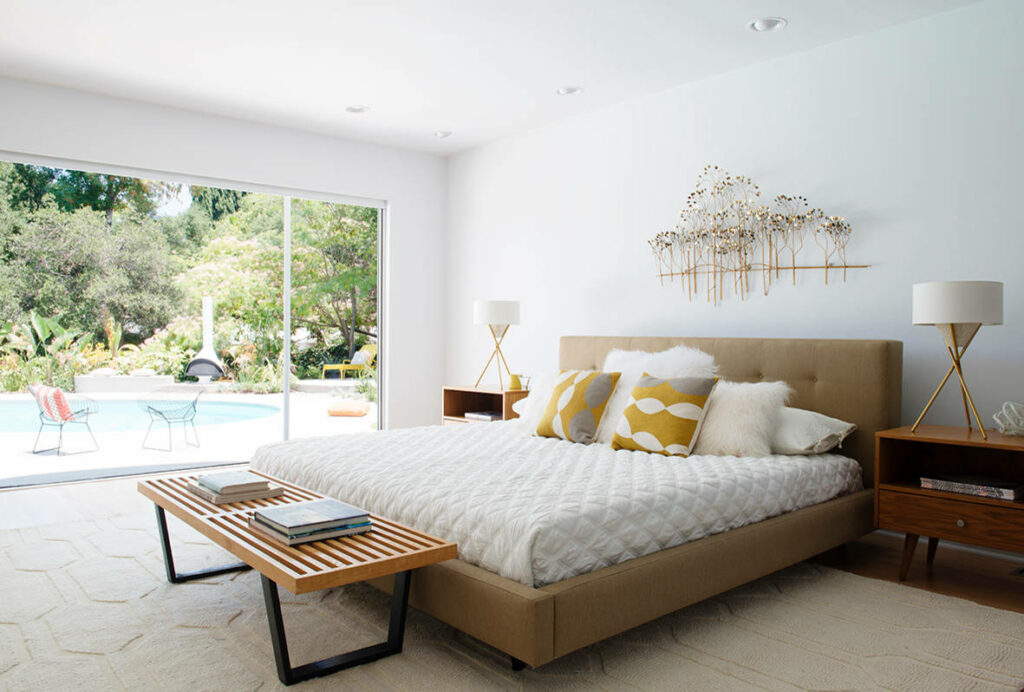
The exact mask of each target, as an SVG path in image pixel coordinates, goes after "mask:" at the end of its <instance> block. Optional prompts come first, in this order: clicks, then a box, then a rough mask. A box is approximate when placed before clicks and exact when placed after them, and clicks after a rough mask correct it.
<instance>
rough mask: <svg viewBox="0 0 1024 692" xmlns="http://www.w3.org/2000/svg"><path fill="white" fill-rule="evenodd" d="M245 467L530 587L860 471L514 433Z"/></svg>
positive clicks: (371, 440)
mask: <svg viewBox="0 0 1024 692" xmlns="http://www.w3.org/2000/svg"><path fill="white" fill-rule="evenodd" d="M252 467H253V468H254V469H256V470H259V471H264V472H267V473H270V474H272V475H275V476H278V477H280V478H283V479H285V480H289V481H292V482H295V483H298V484H300V485H304V486H306V487H309V488H312V489H314V490H317V491H319V492H321V493H324V494H327V495H331V496H333V497H337V498H339V499H342V500H345V501H346V502H350V503H352V504H355V505H357V506H361V507H363V508H365V509H367V510H369V511H371V512H374V513H377V514H380V515H382V516H386V517H389V518H392V519H395V520H397V521H399V522H402V523H404V524H407V525H409V526H412V527H414V528H417V529H420V530H422V531H426V532H428V533H432V534H434V535H436V536H440V537H443V538H446V539H448V540H451V541H455V542H457V543H458V545H459V557H460V558H461V559H462V560H465V561H466V562H470V563H472V564H475V565H478V566H480V567H483V568H484V569H487V570H490V571H492V572H496V573H497V574H500V575H502V576H504V577H508V578H509V579H514V580H516V581H519V582H522V583H523V584H527V585H532V586H543V585H545V584H550V583H552V582H557V581H561V580H563V579H568V578H569V577H572V576H575V575H578V574H584V573H586V572H590V571H593V570H596V569H600V568H601V567H606V566H608V565H611V564H615V563H618V562H624V561H626V560H629V559H632V558H635V557H639V556H641V555H647V554H649V553H653V552H656V551H658V550H663V549H665V548H670V547H672V546H676V545H680V544H682V543H686V542H687V541H693V540H696V539H699V538H703V537H705V536H708V535H710V534H714V533H719V532H721V531H728V530H729V529H734V528H737V527H740V526H743V525H745V524H751V523H754V522H758V521H761V520H762V519H766V518H768V517H772V516H776V515H778V514H783V513H785V512H790V511H793V510H796V509H800V508H802V507H807V506H810V505H813V504H816V503H819V502H824V501H825V500H829V499H831V498H834V497H837V496H839V495H843V494H846V493H850V492H853V491H856V490H860V489H861V487H862V485H861V470H860V466H859V465H858V464H857V462H855V461H853V460H852V459H848V458H846V457H842V456H839V455H836V454H822V455H817V456H811V457H802V456H770V457H763V458H736V457H711V456H693V457H689V458H686V459H682V458H678V457H664V456H660V455H656V454H647V453H644V452H631V451H625V450H619V451H615V450H613V449H612V448H611V447H610V446H609V445H605V444H592V445H581V444H573V443H571V442H566V441H563V440H555V439H549V438H541V437H531V436H529V435H527V434H525V433H524V431H523V428H522V427H521V425H520V423H518V422H517V421H510V422H507V423H486V424H483V423H476V424H469V425H461V426H457V427H441V426H433V427H426V428H409V429H403V430H394V431H388V432H376V433H361V434H353V435H341V436H335V437H318V438H312V439H306V440H297V441H292V442H280V443H275V444H270V445H266V446H264V447H261V448H260V449H258V450H257V451H256V453H255V455H254V456H253V460H252Z"/></svg>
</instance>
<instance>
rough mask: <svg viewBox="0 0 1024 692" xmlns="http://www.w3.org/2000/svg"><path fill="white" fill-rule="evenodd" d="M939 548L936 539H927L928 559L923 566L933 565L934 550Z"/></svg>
mask: <svg viewBox="0 0 1024 692" xmlns="http://www.w3.org/2000/svg"><path fill="white" fill-rule="evenodd" d="M938 547H939V539H938V538H931V537H929V538H928V557H927V558H926V559H925V564H928V565H930V564H933V563H934V562H935V550H936V548H938Z"/></svg>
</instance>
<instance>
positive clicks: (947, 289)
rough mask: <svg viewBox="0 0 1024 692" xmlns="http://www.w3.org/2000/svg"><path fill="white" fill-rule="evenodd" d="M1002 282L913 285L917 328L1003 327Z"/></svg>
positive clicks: (931, 282) (935, 282)
mask: <svg viewBox="0 0 1024 692" xmlns="http://www.w3.org/2000/svg"><path fill="white" fill-rule="evenodd" d="M1002 323H1003V284H1002V283H1000V282H999V281H929V282H927V283H923V284H914V324H1002Z"/></svg>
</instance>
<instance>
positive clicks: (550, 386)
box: [512, 372, 558, 433]
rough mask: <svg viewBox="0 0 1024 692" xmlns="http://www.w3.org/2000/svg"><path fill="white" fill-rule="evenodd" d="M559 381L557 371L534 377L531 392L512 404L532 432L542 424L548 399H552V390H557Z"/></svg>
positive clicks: (531, 382)
mask: <svg viewBox="0 0 1024 692" xmlns="http://www.w3.org/2000/svg"><path fill="white" fill-rule="evenodd" d="M557 381H558V373H557V372H549V373H545V374H543V375H538V376H537V377H534V378H533V379H532V380H531V381H530V393H529V394H527V395H526V396H525V397H523V398H522V399H520V400H519V401H517V402H515V403H514V404H512V410H513V411H515V412H516V413H518V414H519V419H520V420H521V421H522V422H523V424H524V426H525V427H526V428H528V429H529V430H530V432H531V433H532V432H533V431H534V430H536V429H537V426H538V425H539V424H540V419H541V418H542V417H543V416H544V409H546V408H547V407H548V400H549V399H551V392H553V391H555V383H556V382H557Z"/></svg>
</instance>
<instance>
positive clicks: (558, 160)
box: [445, 0, 1024, 424]
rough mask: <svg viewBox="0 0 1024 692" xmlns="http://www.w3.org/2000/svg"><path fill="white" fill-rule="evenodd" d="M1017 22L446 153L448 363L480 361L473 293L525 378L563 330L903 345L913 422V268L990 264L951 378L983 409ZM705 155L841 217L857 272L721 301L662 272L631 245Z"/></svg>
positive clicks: (1012, 153) (1016, 370)
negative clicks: (986, 290) (976, 325)
mask: <svg viewBox="0 0 1024 692" xmlns="http://www.w3.org/2000/svg"><path fill="white" fill-rule="evenodd" d="M1020 26H1024V3H1019V2H1016V1H1015V0H1002V1H999V0H996V1H990V2H985V3H982V4H979V5H974V6H971V7H968V8H966V9H962V10H958V11H954V12H949V13H946V14H941V15H937V16H934V17H932V18H930V19H926V20H923V21H919V22H916V23H913V24H907V25H903V26H900V27H895V28H892V29H889V30H885V31H882V32H879V33H875V34H872V35H868V36H863V37H859V38H855V39H851V40H848V41H844V42H841V43H836V44H832V45H829V46H825V47H822V48H819V49H815V50H813V51H810V52H807V53H803V54H800V55H795V56H791V57H787V58H784V59H780V60H776V61H773V62H770V63H765V64H762V65H758V66H754V67H750V68H745V69H743V70H739V71H735V72H732V73H728V74H725V75H722V76H719V77H715V78H712V79H709V80H705V81H702V82H699V83H695V84H691V85H687V86H682V87H679V88H676V89H673V90H670V91H666V92H661V93H658V94H654V95H650V96H647V97H644V98H641V99H637V100H633V101H629V102H624V103H620V104H617V105H614V106H611V107H608V108H605V109H602V110H599V111H595V112H591V113H589V114H586V115H583V116H579V117H575V118H573V119H571V120H566V121H563V122H561V123H558V124H556V125H553V126H549V127H546V128H544V129H541V130H537V131H534V132H531V133H528V134H525V135H522V136H518V137H514V138H508V139H505V140H501V141H498V142H496V143H493V144H491V145H488V146H485V147H482V148H478V149H475V150H472V151H469V152H466V153H463V154H460V155H457V156H455V157H453V158H452V159H450V160H449V183H448V198H449V200H448V203H449V210H448V216H449V228H450V231H449V233H448V235H447V239H446V240H447V248H446V258H447V278H446V287H445V298H446V305H447V307H448V324H447V327H446V336H447V360H446V364H445V374H446V379H447V380H448V381H452V382H458V381H462V382H466V381H469V382H472V381H473V380H474V379H475V377H476V374H477V372H478V370H479V368H480V367H481V366H482V365H483V362H484V360H485V359H486V357H487V353H488V350H489V349H488V337H487V334H486V331H485V329H484V328H483V327H475V326H473V325H472V319H471V301H472V300H473V299H474V298H509V299H519V300H521V301H522V324H521V325H520V326H519V327H517V328H513V330H512V331H511V332H510V336H509V338H508V340H507V355H508V360H509V363H510V365H511V366H512V368H513V370H519V371H523V372H530V373H538V372H541V371H545V370H551V369H554V368H555V367H556V353H557V338H558V336H559V335H561V334H637V335H691V336H712V335H717V336H765V337H769V336H798V337H844V338H845V337H856V338H885V339H899V340H902V341H903V342H904V344H905V351H904V406H903V416H904V420H905V422H912V421H913V419H914V417H916V414H917V413H918V412H919V411H920V409H921V408H922V407H923V406H924V403H925V402H926V401H927V399H928V396H929V395H930V393H931V391H932V390H933V389H934V387H935V386H936V385H937V384H938V379H939V377H940V376H941V375H942V373H943V372H944V371H945V368H946V366H947V362H948V359H946V357H945V355H944V351H943V350H942V344H941V341H940V340H939V336H938V333H937V332H936V331H935V330H934V328H931V327H913V326H911V324H910V295H911V284H913V283H914V282H918V281H926V280H938V279H943V280H946V279H949V280H952V279H988V280H997V281H1003V282H1005V291H1006V299H1005V319H1004V321H1005V325H1004V326H999V327H986V328H983V329H982V331H981V333H980V335H979V336H978V337H977V339H976V340H975V343H974V345H973V346H972V347H971V350H970V351H969V352H968V355H967V358H966V360H965V372H966V375H967V378H968V383H969V384H970V386H971V389H972V392H973V393H974V395H975V399H976V402H977V404H978V406H979V409H980V411H981V413H982V416H983V418H984V421H985V422H986V423H988V422H990V420H991V415H992V413H993V412H994V411H995V410H996V408H997V407H998V406H999V405H1001V403H1002V402H1003V401H1004V400H1007V399H1016V400H1024V368H1022V362H1021V361H1022V358H1021V354H1022V352H1024V303H1022V299H1021V294H1022V288H1024V282H1022V281H1021V278H1020V276H1021V266H1022V259H1024V222H1022V220H1021V219H1022V213H1021V200H1022V195H1021V192H1022V189H1024V176H1022V175H1021V168H1020V166H1021V161H1022V160H1024V127H1021V124H1020V120H1021V114H1022V112H1024V81H1022V80H1021V78H1020V75H1021V73H1022V67H1024V43H1022V42H1021V41H1020V38H1019V36H1018V27H1020ZM764 38H765V37H763V36H761V37H759V36H755V35H751V40H762V39H764ZM767 39H768V40H771V37H770V36H768V37H767ZM708 163H716V164H719V165H721V166H723V167H725V168H726V169H728V170H729V171H732V172H733V173H741V174H746V175H750V176H752V177H753V178H754V180H755V181H756V182H758V183H760V185H761V189H762V191H763V196H764V197H765V198H767V199H771V198H772V197H774V196H775V195H777V194H780V193H786V194H790V195H793V194H802V195H804V196H806V197H807V198H808V199H809V201H810V202H811V204H812V206H817V207H821V208H823V209H825V210H826V211H827V212H828V213H831V214H839V215H842V216H845V217H846V218H847V219H848V220H849V221H850V222H851V224H852V226H853V229H854V236H853V240H852V241H851V243H850V246H849V250H848V256H849V260H850V261H851V262H854V263H867V264H871V265H872V267H871V268H870V269H867V270H860V271H855V272H851V273H850V276H849V279H848V281H847V282H846V283H845V284H838V285H831V286H828V287H825V286H823V285H821V284H822V277H821V276H820V274H819V275H814V274H808V275H805V276H804V277H803V278H802V279H801V280H800V283H799V285H798V286H797V287H795V288H794V287H792V286H787V285H785V283H782V284H779V285H776V286H775V287H774V288H773V289H772V291H771V293H770V295H769V296H768V297H766V298H765V297H761V296H759V295H756V294H755V295H754V296H753V297H751V298H750V299H748V300H746V301H740V300H738V299H736V298H730V299H728V300H727V301H726V303H725V304H724V305H721V306H720V307H717V308H716V307H711V306H709V305H707V304H705V303H704V302H701V301H695V302H692V303H690V302H687V298H686V295H685V294H681V291H680V287H679V284H673V285H671V286H668V287H665V288H663V287H661V286H660V285H659V283H658V280H657V279H656V278H655V277H654V261H653V259H652V256H651V254H650V252H649V250H648V246H647V243H646V241H647V239H648V238H650V237H652V236H653V235H654V234H655V233H657V232H658V231H661V230H667V229H669V228H671V227H672V226H673V225H674V223H675V221H676V215H677V213H678V210H679V209H680V208H681V207H682V206H683V203H684V201H685V198H686V196H687V194H688V193H689V192H690V191H691V190H692V189H693V184H694V179H695V178H696V176H697V174H698V173H699V172H700V171H701V169H702V168H703V167H704V165H705V164H708ZM490 377H492V378H493V377H496V376H494V375H493V370H492V371H491V374H490ZM937 407H938V408H937V409H933V413H932V414H929V419H928V420H929V422H936V423H943V422H945V423H952V424H962V422H963V414H962V407H961V404H960V398H959V395H958V394H957V391H956V389H954V388H953V387H950V386H947V389H946V391H945V392H944V394H943V396H942V397H941V398H940V401H939V402H938V403H937Z"/></svg>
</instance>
